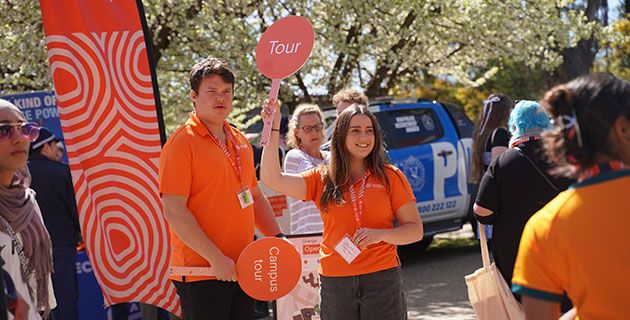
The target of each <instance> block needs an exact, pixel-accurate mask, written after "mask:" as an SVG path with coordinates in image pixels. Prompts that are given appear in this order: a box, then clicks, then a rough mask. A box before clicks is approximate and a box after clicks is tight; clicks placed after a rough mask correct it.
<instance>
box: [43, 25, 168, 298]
mask: <svg viewBox="0 0 630 320" xmlns="http://www.w3.org/2000/svg"><path fill="white" fill-rule="evenodd" d="M46 41H47V43H48V56H49V60H50V65H51V73H52V76H53V80H54V81H55V88H56V95H57V101H58V106H59V118H60V120H61V125H62V128H63V132H64V137H65V142H66V146H67V150H68V158H69V161H70V169H71V171H72V178H73V182H74V188H75V193H76V198H77V206H78V209H79V217H80V222H81V228H82V231H83V236H84V239H85V241H86V246H87V249H88V255H89V257H90V260H91V262H92V265H93V266H94V271H95V275H96V278H97V280H98V282H99V284H100V285H101V288H102V289H103V294H104V297H105V302H106V304H108V305H111V304H115V303H119V302H125V301H142V302H145V303H150V304H154V305H157V306H160V307H162V308H164V309H170V310H173V309H176V310H178V309H179V305H178V302H179V299H178V298H177V294H176V292H175V287H174V286H173V285H172V283H171V282H170V280H169V279H168V267H169V265H168V264H169V259H170V251H169V250H170V247H169V233H168V226H167V225H166V223H165V220H164V217H163V214H162V205H161V202H160V198H159V193H158V159H159V156H160V150H161V144H160V134H159V128H158V119H157V113H156V107H155V100H154V96H153V86H152V82H151V73H150V67H149V64H148V59H147V52H146V47H145V43H144V36H143V33H142V31H141V30H140V31H137V32H130V31H115V32H103V33H99V34H97V33H90V34H86V33H73V34H72V35H71V36H69V37H66V36H59V35H50V36H48V37H46Z"/></svg>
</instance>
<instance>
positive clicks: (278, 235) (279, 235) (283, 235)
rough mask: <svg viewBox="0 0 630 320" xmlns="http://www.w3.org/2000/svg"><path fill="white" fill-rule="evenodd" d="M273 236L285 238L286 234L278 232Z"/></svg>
mask: <svg viewBox="0 0 630 320" xmlns="http://www.w3.org/2000/svg"><path fill="white" fill-rule="evenodd" d="M274 237H276V238H286V237H287V236H286V235H285V234H284V233H282V232H280V233H278V234H277V235H275V236H274Z"/></svg>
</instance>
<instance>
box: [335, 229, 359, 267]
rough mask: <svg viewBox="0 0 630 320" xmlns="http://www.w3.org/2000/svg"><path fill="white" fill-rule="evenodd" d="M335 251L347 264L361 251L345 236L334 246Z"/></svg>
mask: <svg viewBox="0 0 630 320" xmlns="http://www.w3.org/2000/svg"><path fill="white" fill-rule="evenodd" d="M335 251H337V253H339V254H340V255H341V256H342V257H343V258H344V259H345V260H346V262H348V264H350V263H352V261H354V259H355V258H356V257H357V256H358V255H359V254H360V253H361V250H360V249H359V248H358V247H357V246H356V245H355V244H354V243H353V242H352V240H350V237H349V236H348V235H347V234H346V235H345V236H344V237H343V238H342V239H341V241H339V243H337V245H336V246H335Z"/></svg>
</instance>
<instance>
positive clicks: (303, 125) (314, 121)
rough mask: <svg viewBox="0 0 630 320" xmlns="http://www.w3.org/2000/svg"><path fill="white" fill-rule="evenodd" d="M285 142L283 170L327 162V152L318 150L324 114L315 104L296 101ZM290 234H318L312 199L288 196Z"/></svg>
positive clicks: (319, 225) (300, 169) (317, 216)
mask: <svg viewBox="0 0 630 320" xmlns="http://www.w3.org/2000/svg"><path fill="white" fill-rule="evenodd" d="M286 140H287V145H289V147H291V148H293V149H291V150H289V152H288V153H287V154H286V156H285V158H284V172H287V173H301V172H303V171H307V170H310V169H313V168H316V167H318V166H320V165H326V164H328V162H329V158H330V152H328V151H321V150H320V147H321V145H322V143H324V140H325V137H324V114H323V113H322V110H321V109H320V108H319V107H318V106H317V105H315V104H300V105H299V106H297V108H295V111H293V115H292V116H291V120H289V131H288V132H287V138H286ZM289 210H290V211H291V234H303V233H320V232H322V231H323V230H324V224H323V222H322V218H321V216H320V212H319V209H317V206H316V205H315V203H314V202H313V201H306V202H304V201H302V200H300V199H295V198H292V197H289Z"/></svg>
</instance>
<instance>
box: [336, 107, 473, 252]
mask: <svg viewBox="0 0 630 320" xmlns="http://www.w3.org/2000/svg"><path fill="white" fill-rule="evenodd" d="M369 109H370V111H372V113H374V115H375V116H376V118H377V119H378V121H379V124H380V126H381V130H382V135H383V139H384V142H385V144H386V148H387V152H388V155H389V158H390V159H391V162H392V163H393V164H394V165H395V166H397V167H398V168H400V169H401V170H402V171H403V172H404V173H405V175H406V177H407V179H408V180H409V183H410V184H411V187H412V189H413V192H414V194H415V196H416V201H417V203H416V204H417V206H418V211H419V212H420V216H421V217H422V222H423V224H424V234H425V236H424V239H423V240H422V241H421V242H420V244H419V246H420V247H422V248H425V247H427V246H428V245H429V244H430V243H431V240H432V239H433V235H435V234H438V233H443V232H449V231H454V230H458V229H460V228H461V227H462V225H463V224H464V223H465V222H466V221H469V220H471V218H472V203H473V202H474V193H476V192H474V191H475V190H476V188H474V186H472V188H471V185H470V184H469V183H468V175H469V168H470V155H471V147H472V132H473V127H474V125H473V123H472V121H470V119H469V118H468V117H467V116H466V114H465V113H464V111H463V110H462V109H461V108H459V107H457V106H455V105H452V104H447V103H438V102H435V101H427V100H424V99H389V100H378V101H373V102H371V103H370V106H369ZM332 127H333V125H332V124H331V125H329V128H328V129H329V130H327V132H328V133H329V134H330V133H332V130H331V129H332ZM473 229H474V228H473Z"/></svg>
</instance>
